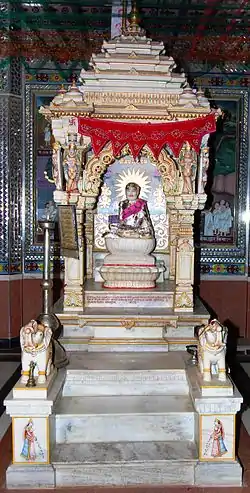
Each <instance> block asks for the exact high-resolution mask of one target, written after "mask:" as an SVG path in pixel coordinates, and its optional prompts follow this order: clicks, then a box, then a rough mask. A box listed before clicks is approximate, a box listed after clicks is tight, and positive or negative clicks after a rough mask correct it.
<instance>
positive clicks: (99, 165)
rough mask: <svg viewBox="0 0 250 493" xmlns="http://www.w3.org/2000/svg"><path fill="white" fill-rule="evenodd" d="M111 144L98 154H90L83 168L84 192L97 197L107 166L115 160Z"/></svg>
mask: <svg viewBox="0 0 250 493" xmlns="http://www.w3.org/2000/svg"><path fill="white" fill-rule="evenodd" d="M115 159H116V158H115V157H114V156H113V151H112V146H111V144H109V145H108V146H106V147H105V149H103V150H102V151H101V152H100V154H99V155H98V156H92V157H91V158H90V159H89V161H87V163H86V167H85V170H84V194H86V195H88V196H92V197H95V198H97V197H98V194H99V190H100V186H101V180H102V176H103V174H104V172H105V171H106V169H107V167H108V166H110V164H112V163H113V162H114V161H115Z"/></svg>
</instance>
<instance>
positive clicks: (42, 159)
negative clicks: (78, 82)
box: [25, 83, 60, 254]
mask: <svg viewBox="0 0 250 493" xmlns="http://www.w3.org/2000/svg"><path fill="white" fill-rule="evenodd" d="M59 89H60V86H59V85H41V84H32V83H31V84H27V85H26V88H25V108H26V150H27V152H26V165H25V197H26V200H25V250H26V252H27V253H28V254H33V252H37V253H38V252H39V251H41V249H42V241H43V232H42V228H41V226H40V221H42V220H43V219H45V218H46V215H47V213H48V210H49V211H50V215H51V211H52V209H53V211H54V214H53V215H54V217H55V221H56V223H57V221H58V214H57V209H56V205H55V203H54V201H53V192H54V190H55V185H54V181H53V177H52V141H51V139H52V132H51V127H50V122H48V121H46V120H45V118H44V117H43V116H42V115H41V114H40V113H39V108H40V107H41V106H45V105H49V103H50V102H51V101H52V99H53V98H54V96H55V95H56V93H57V91H58V90H59ZM55 231H56V234H55V240H57V239H58V227H56V230H55ZM40 245H41V246H40Z"/></svg>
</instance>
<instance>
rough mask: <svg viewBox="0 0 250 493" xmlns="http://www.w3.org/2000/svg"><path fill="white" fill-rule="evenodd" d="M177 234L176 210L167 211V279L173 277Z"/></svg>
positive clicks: (172, 278)
mask: <svg viewBox="0 0 250 493" xmlns="http://www.w3.org/2000/svg"><path fill="white" fill-rule="evenodd" d="M177 235H178V213H177V211H176V210H170V211H169V279H170V280H172V281H173V280H174V279H175V266H176V245H177Z"/></svg>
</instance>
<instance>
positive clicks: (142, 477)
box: [6, 352, 242, 488]
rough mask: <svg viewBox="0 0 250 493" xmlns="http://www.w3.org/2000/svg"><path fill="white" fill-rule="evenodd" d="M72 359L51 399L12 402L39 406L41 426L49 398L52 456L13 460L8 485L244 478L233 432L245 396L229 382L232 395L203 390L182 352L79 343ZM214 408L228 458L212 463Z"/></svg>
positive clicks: (231, 482) (226, 482)
mask: <svg viewBox="0 0 250 493" xmlns="http://www.w3.org/2000/svg"><path fill="white" fill-rule="evenodd" d="M69 360H70V361H69V365H68V367H67V368H66V369H64V370H61V371H60V372H59V373H58V376H57V377H56V379H55V381H54V383H53V386H52V388H51V390H50V391H49V394H48V400H46V399H44V400H43V404H42V401H41V400H40V401H38V400H37V399H34V401H33V403H32V405H30V409H28V407H27V404H28V403H27V400H26V399H25V400H23V402H22V403H21V402H20V399H14V398H13V395H12V397H11V396H10V397H9V398H8V401H6V406H7V411H8V412H9V413H10V414H11V415H12V416H15V417H14V420H16V419H17V418H16V416H21V415H23V413H26V414H25V416H27V417H28V418H29V417H30V413H31V412H32V415H33V416H34V418H33V420H34V423H35V425H36V420H37V419H40V418H37V416H42V414H41V413H42V407H44V406H45V404H46V403H47V404H48V406H49V408H50V410H51V411H49V412H52V414H51V415H50V416H49V422H50V454H49V457H50V459H49V463H48V464H44V465H41V464H37V465H36V464H34V463H30V464H18V463H14V464H12V465H11V466H10V467H9V468H8V471H7V475H6V479H7V484H8V487H9V488H13V487H19V488H20V487H22V488H27V487H28V485H29V484H30V485H31V486H33V487H39V486H40V487H42V486H43V487H53V486H56V487H73V486H90V485H96V486H102V485H110V486H128V485H139V484H140V485H142V484H143V485H151V486H154V485H155V486H156V485H184V484H185V485H200V486H206V485H217V486H219V485H220V486H240V485H241V484H242V470H241V466H240V464H239V463H238V462H237V460H236V458H235V456H234V455H233V450H234V443H235V435H234V434H233V433H234V432H233V433H231V431H230V430H233V428H232V426H231V425H232V424H233V422H234V417H235V414H236V413H237V411H238V410H239V409H240V405H241V402H242V398H241V396H240V395H239V393H238V392H237V389H234V387H233V386H232V384H231V382H230V381H229V384H230V386H231V387H230V388H231V389H233V394H232V395H223V389H222V388H221V389H220V388H219V390H217V391H216V390H215V391H214V390H213V389H212V390H211V392H210V395H209V396H207V395H206V396H204V395H203V394H202V388H201V387H202V386H201V385H200V380H199V372H198V369H197V367H196V366H193V365H192V364H191V359H190V355H188V354H187V353H184V352H169V353H166V352H162V353H161V352H159V353H153V352H152V353H149V352H138V353H131V352H123V353H122V352H118V353H115V352H86V353H81V352H75V353H69ZM213 384H214V387H215V389H217V388H218V385H216V382H215V381H214V382H213ZM220 392H222V394H221V395H220ZM24 404H25V406H26V407H25V406H24ZM26 408H27V409H26ZM45 414H46V413H45ZM47 414H48V413H47ZM215 417H218V418H220V419H223V422H224V426H225V440H226V445H227V449H228V457H223V458H222V460H221V459H220V458H219V460H217V461H215V462H214V460H211V458H209V457H208V458H207V457H205V456H204V451H203V449H204V445H202V443H203V442H204V443H206V440H207V436H209V435H210V433H211V426H213V423H214V419H215ZM26 419H27V418H25V422H26ZM44 419H45V418H44ZM37 426H38V425H37ZM203 428H204V431H203ZM15 429H16V430H17V428H16V426H15ZM37 429H38V428H37ZM202 440H203V441H202ZM204 440H205V441H204ZM18 452H19V450H18ZM207 461H210V462H207ZM25 466H26V467H25ZM29 477H31V480H30V482H29Z"/></svg>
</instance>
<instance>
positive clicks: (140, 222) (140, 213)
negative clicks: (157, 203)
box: [106, 183, 154, 238]
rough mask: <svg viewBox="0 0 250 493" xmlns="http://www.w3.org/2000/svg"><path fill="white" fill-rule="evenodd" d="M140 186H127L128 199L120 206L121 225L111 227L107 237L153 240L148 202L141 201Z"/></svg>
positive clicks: (135, 184)
mask: <svg viewBox="0 0 250 493" xmlns="http://www.w3.org/2000/svg"><path fill="white" fill-rule="evenodd" d="M139 195H140V186H139V185H137V183H128V184H127V185H126V199H125V200H122V202H120V204H119V223H118V224H111V225H110V232H109V233H107V234H106V235H109V236H121V237H124V238H153V237H154V231H153V226H152V223H151V219H150V215H149V211H148V206H147V201H146V200H144V199H141V198H140V197H139Z"/></svg>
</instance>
